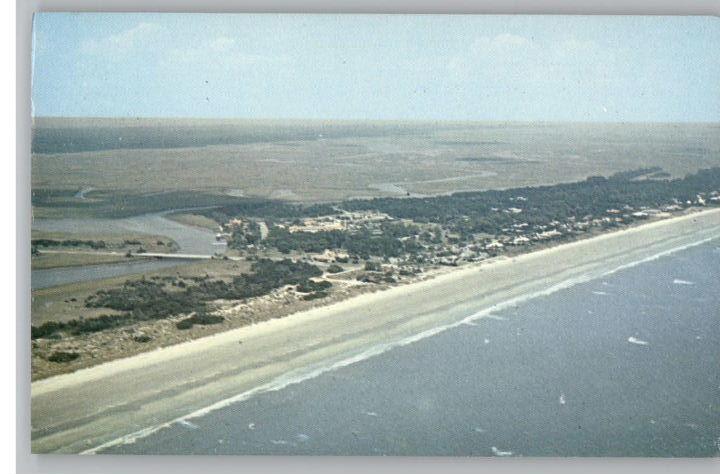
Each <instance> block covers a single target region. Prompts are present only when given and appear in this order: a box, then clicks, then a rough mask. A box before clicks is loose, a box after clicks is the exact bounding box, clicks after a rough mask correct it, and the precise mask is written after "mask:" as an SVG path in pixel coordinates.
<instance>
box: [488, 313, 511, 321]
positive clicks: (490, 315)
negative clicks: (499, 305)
mask: <svg viewBox="0 0 720 474" xmlns="http://www.w3.org/2000/svg"><path fill="white" fill-rule="evenodd" d="M484 317H485V318H487V319H494V320H495V321H507V318H504V317H502V316H498V315H496V314H486V315H485V316H484Z"/></svg>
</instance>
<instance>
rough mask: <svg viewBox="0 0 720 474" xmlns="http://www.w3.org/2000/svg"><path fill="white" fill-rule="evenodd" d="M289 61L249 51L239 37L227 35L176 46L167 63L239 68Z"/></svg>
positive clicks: (170, 52) (169, 53)
mask: <svg viewBox="0 0 720 474" xmlns="http://www.w3.org/2000/svg"><path fill="white" fill-rule="evenodd" d="M287 61H288V58H287V57H280V56H269V55H263V54H253V53H249V52H247V51H245V49H244V48H243V46H242V44H241V43H240V42H239V41H238V40H237V39H235V38H230V37H227V36H220V37H217V38H211V39H209V40H207V41H205V42H204V43H202V44H200V45H197V46H193V47H185V48H174V49H172V50H170V51H169V52H168V54H167V63H168V64H170V65H172V64H175V65H217V66H219V67H223V68H237V67H242V66H250V65H270V64H279V63H284V62H287Z"/></svg>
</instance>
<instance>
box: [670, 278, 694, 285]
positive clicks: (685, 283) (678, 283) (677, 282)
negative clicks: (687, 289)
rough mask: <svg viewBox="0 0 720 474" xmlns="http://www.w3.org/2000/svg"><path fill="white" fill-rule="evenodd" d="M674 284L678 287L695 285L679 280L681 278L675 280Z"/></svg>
mask: <svg viewBox="0 0 720 474" xmlns="http://www.w3.org/2000/svg"><path fill="white" fill-rule="evenodd" d="M673 283H675V284H676V285H694V284H695V283H693V282H691V281H687V280H681V279H679V278H675V279H674V280H673Z"/></svg>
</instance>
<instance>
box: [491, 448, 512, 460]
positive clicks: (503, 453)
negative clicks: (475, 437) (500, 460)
mask: <svg viewBox="0 0 720 474" xmlns="http://www.w3.org/2000/svg"><path fill="white" fill-rule="evenodd" d="M490 449H492V452H493V454H494V455H495V456H500V457H504V456H512V455H513V452H512V451H500V450H499V449H498V448H496V447H495V446H492V447H491V448H490Z"/></svg>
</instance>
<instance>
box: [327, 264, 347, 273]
mask: <svg viewBox="0 0 720 474" xmlns="http://www.w3.org/2000/svg"><path fill="white" fill-rule="evenodd" d="M342 271H343V267H341V266H340V265H337V264H335V263H333V264H332V265H330V266H328V267H327V272H328V273H340V272H342Z"/></svg>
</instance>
